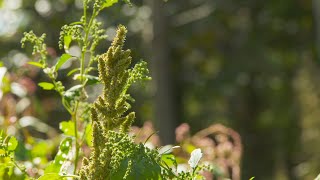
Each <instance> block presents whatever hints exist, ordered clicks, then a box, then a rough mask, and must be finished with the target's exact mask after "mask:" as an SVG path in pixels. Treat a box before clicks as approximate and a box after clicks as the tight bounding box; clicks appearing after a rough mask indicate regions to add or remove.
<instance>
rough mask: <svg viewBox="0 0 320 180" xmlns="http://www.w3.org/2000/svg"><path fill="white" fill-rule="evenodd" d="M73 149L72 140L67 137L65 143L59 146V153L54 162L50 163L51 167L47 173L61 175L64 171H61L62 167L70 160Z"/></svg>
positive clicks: (62, 142) (46, 170)
mask: <svg viewBox="0 0 320 180" xmlns="http://www.w3.org/2000/svg"><path fill="white" fill-rule="evenodd" d="M71 149H72V138H71V137H67V138H65V139H64V140H63V141H61V143H60V146H59V151H58V153H57V155H56V157H55V158H54V160H53V161H52V162H51V163H50V165H49V166H48V167H47V168H46V169H45V171H44V172H45V174H46V173H60V172H61V171H62V170H63V169H61V167H62V165H63V164H64V163H65V162H66V161H67V160H68V159H69V158H70V157H69V152H70V151H71Z"/></svg>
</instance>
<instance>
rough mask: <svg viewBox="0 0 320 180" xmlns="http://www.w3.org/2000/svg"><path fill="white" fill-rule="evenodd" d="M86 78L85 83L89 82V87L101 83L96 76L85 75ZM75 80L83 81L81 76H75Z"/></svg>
mask: <svg viewBox="0 0 320 180" xmlns="http://www.w3.org/2000/svg"><path fill="white" fill-rule="evenodd" d="M82 77H83V78H84V80H85V81H87V85H93V84H97V83H99V82H100V81H99V78H98V77H96V76H92V75H89V74H85V75H83V76H82ZM73 79H75V80H81V75H80V74H75V75H74V77H73Z"/></svg>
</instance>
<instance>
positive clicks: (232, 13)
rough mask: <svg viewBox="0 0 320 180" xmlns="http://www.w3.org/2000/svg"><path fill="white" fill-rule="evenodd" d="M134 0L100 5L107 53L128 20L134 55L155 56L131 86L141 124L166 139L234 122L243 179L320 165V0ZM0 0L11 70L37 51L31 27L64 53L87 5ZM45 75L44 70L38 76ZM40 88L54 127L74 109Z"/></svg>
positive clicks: (300, 174)
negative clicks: (69, 28) (64, 36)
mask: <svg viewBox="0 0 320 180" xmlns="http://www.w3.org/2000/svg"><path fill="white" fill-rule="evenodd" d="M132 1H133V3H134V4H135V5H134V6H133V7H131V8H130V7H129V6H128V5H125V4H124V3H118V4H117V5H115V6H113V7H112V8H110V9H108V10H107V11H105V12H104V13H102V15H101V19H100V20H101V21H103V22H104V26H105V27H106V28H107V34H108V35H110V39H109V40H108V41H106V42H104V43H103V44H101V45H100V46H99V52H101V53H102V52H104V51H105V50H106V49H107V47H108V46H109V44H110V40H111V38H112V37H113V35H114V34H115V28H116V26H117V25H118V24H120V23H121V24H124V25H126V26H127V27H128V30H129V36H128V40H127V44H126V46H127V48H131V49H132V50H133V55H134V57H135V58H134V59H135V60H136V61H138V60H139V59H140V58H143V59H146V60H147V61H148V62H149V65H150V68H151V72H152V76H153V81H152V82H151V83H149V84H146V85H145V86H142V87H141V86H140V85H137V86H135V87H134V88H133V89H131V91H132V93H133V96H134V97H135V98H136V100H137V101H136V103H135V106H134V109H135V110H136V111H137V114H138V118H137V119H138V120H139V121H138V122H137V124H138V125H141V124H142V123H143V122H144V121H147V120H152V121H154V123H155V124H156V125H157V129H158V130H159V131H160V132H159V134H160V136H161V137H162V142H163V143H164V144H167V143H173V142H174V129H175V128H176V127H177V126H178V125H179V124H180V123H182V122H187V123H189V124H190V125H191V127H192V132H194V133H195V132H197V131H199V130H201V129H203V128H205V127H207V126H208V125H210V124H213V123H223V124H224V125H227V126H229V127H231V128H234V129H235V130H236V131H238V132H239V133H240V135H241V137H242V141H243V145H244V156H243V161H242V176H243V179H249V178H250V177H252V176H255V177H256V179H259V180H261V179H262V180H264V179H266V180H269V179H279V180H282V179H283V180H286V179H290V180H295V179H313V178H315V177H316V175H317V174H318V173H320V153H319V152H320V120H319V118H320V99H319V95H320V89H319V87H320V81H319V80H320V79H319V73H320V64H319V63H320V59H319V52H320V2H319V0H313V1H311V0H281V1H279V0H268V1H259V0H183V1H182V0H169V1H168V2H164V1H162V0H132ZM0 2H2V6H1V9H0V47H1V48H0V57H1V60H2V62H3V63H4V64H5V66H6V67H8V68H9V69H10V71H12V72H18V70H19V68H21V67H22V66H23V65H24V64H25V61H26V60H27V59H28V58H27V54H30V51H31V49H27V50H23V49H21V48H20V43H19V42H20V39H21V38H22V34H23V32H24V31H29V30H31V29H32V30H34V32H36V33H37V34H41V33H46V34H47V44H48V47H49V48H50V49H51V53H53V54H56V56H59V55H60V54H61V53H62V51H60V50H59V49H58V37H59V31H60V27H61V26H62V25H64V24H67V23H70V22H73V21H77V20H78V19H79V18H80V16H81V13H82V9H81V0H37V1H35V0H2V1H0ZM74 48H75V52H77V51H76V47H74ZM27 52H29V53H27ZM66 72H67V71H66ZM66 72H63V71H62V74H63V73H66ZM44 79H45V76H44V75H43V74H41V73H39V74H38V75H37V76H36V79H35V81H36V82H39V81H41V80H44ZM62 80H64V82H68V80H67V79H62ZM97 93H98V92H97ZM36 96H37V98H36V99H38V100H37V101H39V102H38V103H39V104H40V105H39V106H38V111H37V112H38V114H36V115H35V116H37V117H39V118H40V119H42V120H43V121H44V122H47V123H48V124H50V125H51V126H54V127H57V126H58V123H59V122H60V121H62V120H66V119H67V118H68V117H67V115H68V114H67V113H66V112H64V110H63V108H62V106H61V104H60V100H59V98H58V96H57V94H56V93H54V92H44V91H42V90H40V89H38V90H37V93H36Z"/></svg>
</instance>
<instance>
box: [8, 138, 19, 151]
mask: <svg viewBox="0 0 320 180" xmlns="http://www.w3.org/2000/svg"><path fill="white" fill-rule="evenodd" d="M17 146H18V141H17V139H16V138H15V137H14V136H11V137H10V139H9V141H8V150H9V151H14V150H15V149H16V148H17Z"/></svg>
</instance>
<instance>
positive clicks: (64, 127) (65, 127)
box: [59, 121, 75, 136]
mask: <svg viewBox="0 0 320 180" xmlns="http://www.w3.org/2000/svg"><path fill="white" fill-rule="evenodd" d="M59 129H60V130H61V131H62V132H63V133H64V134H65V135H69V136H75V135H74V130H75V126H74V122H73V121H63V122H61V123H60V124H59Z"/></svg>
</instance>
